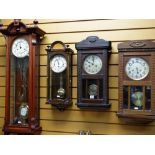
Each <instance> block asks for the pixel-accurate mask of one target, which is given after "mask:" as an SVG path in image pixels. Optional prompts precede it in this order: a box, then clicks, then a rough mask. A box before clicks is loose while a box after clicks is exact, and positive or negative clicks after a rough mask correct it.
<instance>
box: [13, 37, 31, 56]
mask: <svg viewBox="0 0 155 155" xmlns="http://www.w3.org/2000/svg"><path fill="white" fill-rule="evenodd" d="M17 40H24V41H25V43H27V45H28V50H27V52H26V54H25V55H24V56H19V55H17V54H18V53H16V52H14V50H13V46H14V44H15V42H16V41H17ZM11 52H12V54H13V55H14V56H15V57H17V58H24V57H26V56H29V53H30V45H29V42H28V40H27V39H26V38H24V37H21V36H20V37H16V38H15V39H14V40H13V41H12V45H11Z"/></svg>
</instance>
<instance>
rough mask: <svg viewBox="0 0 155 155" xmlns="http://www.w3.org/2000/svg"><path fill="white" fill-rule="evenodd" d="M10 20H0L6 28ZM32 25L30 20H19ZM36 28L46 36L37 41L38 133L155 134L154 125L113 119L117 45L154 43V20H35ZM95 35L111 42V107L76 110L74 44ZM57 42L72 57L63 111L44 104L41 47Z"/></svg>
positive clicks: (0, 50) (0, 78)
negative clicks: (66, 47)
mask: <svg viewBox="0 0 155 155" xmlns="http://www.w3.org/2000/svg"><path fill="white" fill-rule="evenodd" d="M11 21H12V20H2V22H3V24H4V25H5V26H7V25H8V24H9V23H10V22H11ZM22 21H23V22H25V23H27V24H28V25H29V24H32V21H33V20H28V19H25V20H22ZM38 21H39V27H41V28H42V29H44V30H45V31H46V32H47V34H46V36H45V38H44V39H43V41H42V42H41V45H40V46H41V50H40V91H41V94H40V107H41V108H40V115H41V116H40V122H41V126H42V128H43V130H42V134H52V135H53V134H59V135H66V134H79V131H80V130H86V131H87V130H89V131H91V132H92V133H93V134H155V123H151V124H148V125H144V126H143V125H129V124H126V123H125V122H123V121H122V120H121V119H119V118H118V117H117V116H116V112H117V110H118V64H119V61H118V51H117V45H118V43H120V42H123V41H126V40H136V39H140V40H142V39H148V40H155V20H101V19H93V20H71V19H70V20H67V19H66V20H51V19H50V20H47V19H46V20H38ZM90 35H97V36H98V37H100V38H103V39H105V40H110V41H112V54H111V56H110V60H109V102H110V103H111V104H112V107H111V108H110V109H108V110H105V111H91V110H80V109H79V108H77V106H76V102H77V52H76V50H75V43H76V42H79V41H81V40H83V39H85V38H86V37H87V36H90ZM56 40H60V41H63V42H64V43H66V44H69V45H70V48H72V49H73V50H74V56H73V75H72V80H73V85H72V93H73V95H72V100H73V106H71V107H69V108H68V109H67V110H65V111H64V112H60V111H58V110H57V109H55V108H53V107H51V105H48V104H45V102H46V95H47V84H46V78H47V67H46V65H47V55H46V51H45V48H46V46H47V45H48V44H50V43H52V42H53V41H56ZM5 65H6V60H5V40H4V38H3V36H2V35H0V134H3V132H2V131H1V130H2V127H3V123H4V109H5Z"/></svg>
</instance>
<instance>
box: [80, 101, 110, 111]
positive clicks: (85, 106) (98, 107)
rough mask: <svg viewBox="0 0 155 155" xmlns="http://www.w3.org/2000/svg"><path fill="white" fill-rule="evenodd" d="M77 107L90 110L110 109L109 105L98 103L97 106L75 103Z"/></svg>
mask: <svg viewBox="0 0 155 155" xmlns="http://www.w3.org/2000/svg"><path fill="white" fill-rule="evenodd" d="M77 107H78V108H81V109H87V108H90V109H91V108H92V109H107V108H110V107H111V104H110V103H104V104H101V103H98V104H91V103H81V102H80V103H77Z"/></svg>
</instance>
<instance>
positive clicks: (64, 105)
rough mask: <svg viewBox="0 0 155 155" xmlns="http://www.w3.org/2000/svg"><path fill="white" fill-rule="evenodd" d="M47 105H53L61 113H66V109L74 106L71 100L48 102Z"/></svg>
mask: <svg viewBox="0 0 155 155" xmlns="http://www.w3.org/2000/svg"><path fill="white" fill-rule="evenodd" d="M46 103H47V104H51V105H52V106H54V107H56V108H57V109H58V110H60V111H64V110H65V109H66V108H68V107H69V106H71V105H72V104H73V103H72V101H71V99H64V100H63V99H55V100H48V101H47V102H46Z"/></svg>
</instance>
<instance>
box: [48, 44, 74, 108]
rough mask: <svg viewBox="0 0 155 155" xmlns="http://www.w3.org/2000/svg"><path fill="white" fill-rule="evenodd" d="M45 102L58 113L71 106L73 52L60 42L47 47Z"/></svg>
mask: <svg viewBox="0 0 155 155" xmlns="http://www.w3.org/2000/svg"><path fill="white" fill-rule="evenodd" d="M46 51H47V62H48V64H47V74H48V81H47V83H48V87H47V92H48V93H47V102H46V103H49V104H51V105H52V106H55V107H56V108H57V109H59V110H60V111H63V110H65V109H66V108H67V107H69V106H71V105H72V54H73V50H72V49H70V48H69V46H68V45H65V44H64V43H63V42H61V41H55V42H53V43H52V44H51V45H50V46H47V49H46Z"/></svg>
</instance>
